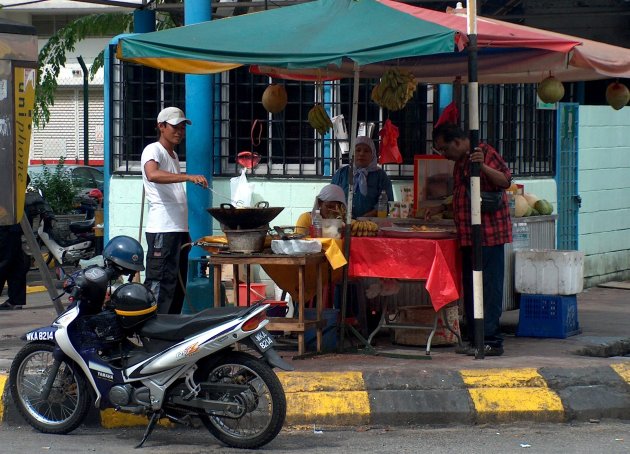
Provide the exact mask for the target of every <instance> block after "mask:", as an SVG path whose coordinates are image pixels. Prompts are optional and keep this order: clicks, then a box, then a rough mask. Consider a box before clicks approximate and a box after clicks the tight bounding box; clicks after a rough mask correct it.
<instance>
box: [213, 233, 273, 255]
mask: <svg viewBox="0 0 630 454" xmlns="http://www.w3.org/2000/svg"><path fill="white" fill-rule="evenodd" d="M267 230H268V229H267V227H264V228H260V229H238V230H223V231H224V232H225V236H226V237H227V244H228V250H229V251H231V252H242V253H245V254H251V253H252V252H260V251H262V250H263V249H264V248H265V238H266V236H267Z"/></svg>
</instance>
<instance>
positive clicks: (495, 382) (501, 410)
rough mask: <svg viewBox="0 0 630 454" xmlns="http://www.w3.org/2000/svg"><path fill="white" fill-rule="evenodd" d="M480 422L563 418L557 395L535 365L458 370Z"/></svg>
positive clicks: (560, 402) (562, 410)
mask: <svg viewBox="0 0 630 454" xmlns="http://www.w3.org/2000/svg"><path fill="white" fill-rule="evenodd" d="M460 374H461V376H462V379H463V380H464V384H465V385H466V386H467V387H468V388H469V389H468V393H469V395H470V398H471V400H472V402H473V405H474V407H475V411H476V414H477V420H478V421H479V422H487V421H493V422H501V421H511V420H513V419H514V417H516V416H518V418H527V419H534V420H536V421H556V422H559V421H563V420H564V407H563V405H562V400H561V399H560V396H558V394H556V393H555V392H554V391H552V390H550V389H549V388H548V386H547V383H546V381H545V379H544V378H543V377H542V376H541V375H540V374H539V373H538V371H537V370H536V369H528V368H526V369H476V370H462V371H460Z"/></svg>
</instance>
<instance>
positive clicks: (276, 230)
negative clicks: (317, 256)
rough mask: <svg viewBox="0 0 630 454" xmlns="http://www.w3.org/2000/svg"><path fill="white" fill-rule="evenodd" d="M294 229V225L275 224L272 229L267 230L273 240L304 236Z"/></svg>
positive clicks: (295, 238)
mask: <svg viewBox="0 0 630 454" xmlns="http://www.w3.org/2000/svg"><path fill="white" fill-rule="evenodd" d="M296 230H297V227H296V226H278V225H275V226H274V227H273V230H269V234H270V235H271V236H272V237H273V239H274V240H299V239H302V238H304V237H305V236H306V235H304V234H302V233H296Z"/></svg>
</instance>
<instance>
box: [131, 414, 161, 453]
mask: <svg viewBox="0 0 630 454" xmlns="http://www.w3.org/2000/svg"><path fill="white" fill-rule="evenodd" d="M163 413H164V412H163V411H162V410H159V411H154V412H153V414H152V415H151V419H150V420H149V424H147V428H146V429H145V431H144V435H143V437H142V441H140V444H139V445H138V446H136V447H135V449H138V448H142V445H143V444H144V442H145V441H147V438H149V435H151V432H153V429H155V425H156V424H157V422H158V421H159V420H160V418H161V417H162V415H163Z"/></svg>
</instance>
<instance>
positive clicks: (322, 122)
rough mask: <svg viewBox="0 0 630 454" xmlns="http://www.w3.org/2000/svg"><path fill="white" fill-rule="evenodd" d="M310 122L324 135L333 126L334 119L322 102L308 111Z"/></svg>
mask: <svg viewBox="0 0 630 454" xmlns="http://www.w3.org/2000/svg"><path fill="white" fill-rule="evenodd" d="M308 122H309V124H310V125H311V126H312V127H313V129H316V130H317V132H319V133H320V134H321V135H322V136H323V135H324V134H326V133H327V132H328V130H329V129H330V128H332V125H333V124H332V121H331V120H330V117H329V116H328V112H326V109H324V107H323V106H322V105H321V104H315V105H314V106H313V108H312V109H311V110H309V111H308Z"/></svg>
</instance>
